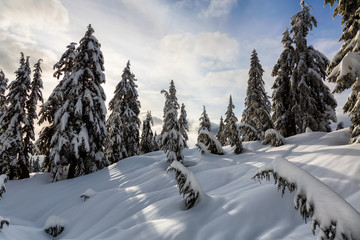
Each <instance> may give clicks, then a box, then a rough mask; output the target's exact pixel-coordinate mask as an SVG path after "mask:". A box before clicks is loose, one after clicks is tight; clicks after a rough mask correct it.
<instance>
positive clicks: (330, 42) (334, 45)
mask: <svg viewBox="0 0 360 240" xmlns="http://www.w3.org/2000/svg"><path fill="white" fill-rule="evenodd" d="M340 47H341V43H340V42H339V41H338V40H337V39H335V38H333V39H328V38H322V39H317V40H316V41H315V43H314V48H315V49H316V50H318V51H320V52H322V53H323V54H325V55H326V56H327V57H328V58H329V59H330V61H331V59H332V58H333V57H334V55H335V53H336V52H337V51H338V50H339V49H340Z"/></svg>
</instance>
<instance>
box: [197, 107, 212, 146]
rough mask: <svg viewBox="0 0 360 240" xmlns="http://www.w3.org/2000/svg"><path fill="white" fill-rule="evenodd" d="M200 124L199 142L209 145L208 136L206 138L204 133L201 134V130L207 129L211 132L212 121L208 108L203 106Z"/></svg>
mask: <svg viewBox="0 0 360 240" xmlns="http://www.w3.org/2000/svg"><path fill="white" fill-rule="evenodd" d="M199 121H200V125H199V129H198V134H199V136H198V139H197V140H198V142H202V143H204V144H205V145H207V138H204V137H203V135H201V134H200V131H201V130H206V131H208V132H211V122H210V119H209V116H208V114H207V113H206V108H205V106H203V112H202V113H201V117H200V118H199Z"/></svg>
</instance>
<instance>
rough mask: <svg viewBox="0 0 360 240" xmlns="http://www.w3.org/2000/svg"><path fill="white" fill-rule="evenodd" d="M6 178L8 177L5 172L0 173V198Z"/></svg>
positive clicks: (4, 189) (4, 188)
mask: <svg viewBox="0 0 360 240" xmlns="http://www.w3.org/2000/svg"><path fill="white" fill-rule="evenodd" d="M8 179H9V178H8V176H7V175H6V174H2V175H0V198H1V197H2V195H3V193H4V192H6V187H5V183H6V182H7V180H8Z"/></svg>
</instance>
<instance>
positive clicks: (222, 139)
mask: <svg viewBox="0 0 360 240" xmlns="http://www.w3.org/2000/svg"><path fill="white" fill-rule="evenodd" d="M224 131H225V125H224V120H223V117H222V116H221V117H220V124H219V130H218V131H217V133H216V135H215V137H216V139H217V140H218V141H219V142H220V144H221V145H222V146H225V144H226V138H225V135H224Z"/></svg>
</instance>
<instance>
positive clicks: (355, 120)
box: [325, 0, 360, 143]
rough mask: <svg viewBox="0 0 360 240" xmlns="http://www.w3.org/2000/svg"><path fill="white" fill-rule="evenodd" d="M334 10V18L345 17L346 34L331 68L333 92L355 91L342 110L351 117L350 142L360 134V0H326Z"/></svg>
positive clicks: (343, 34)
mask: <svg viewBox="0 0 360 240" xmlns="http://www.w3.org/2000/svg"><path fill="white" fill-rule="evenodd" d="M325 4H329V5H330V6H331V7H332V6H333V5H336V7H335V9H334V17H335V16H336V15H340V16H341V17H342V22H341V24H342V25H344V28H343V33H342V36H341V38H340V39H339V41H344V42H343V44H342V46H341V48H340V50H339V51H338V52H337V53H336V54H335V56H334V58H333V60H332V61H331V63H330V65H329V67H328V69H327V70H328V73H329V76H328V80H329V82H334V83H335V88H334V90H333V92H335V93H341V92H343V91H345V90H346V89H349V88H351V89H352V92H351V93H350V96H349V97H348V99H347V102H346V103H345V105H344V107H343V110H344V113H348V114H349V115H350V116H351V126H350V130H351V139H350V143H354V142H359V136H360V108H359V101H360V86H359V76H360V68H359V67H358V66H359V65H360V42H359V39H360V20H359V19H360V2H359V1H354V0H351V1H338V0H325Z"/></svg>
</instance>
